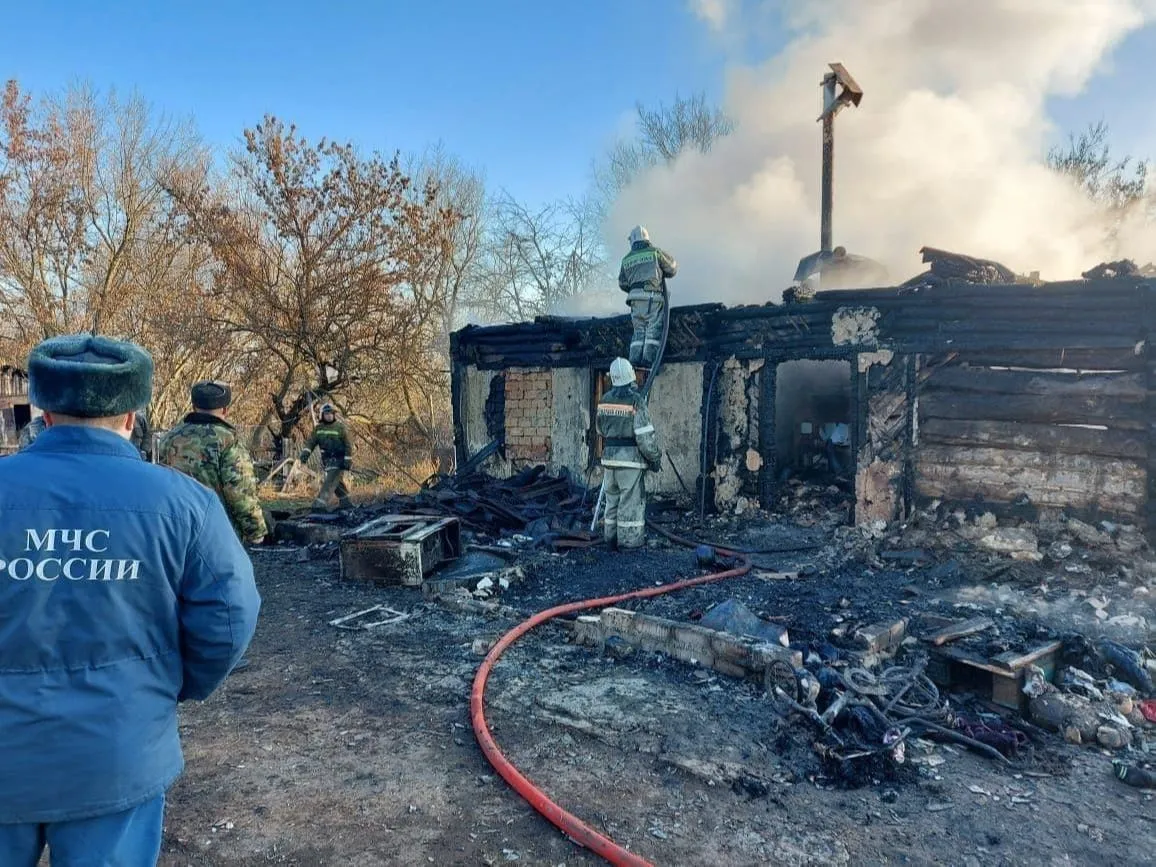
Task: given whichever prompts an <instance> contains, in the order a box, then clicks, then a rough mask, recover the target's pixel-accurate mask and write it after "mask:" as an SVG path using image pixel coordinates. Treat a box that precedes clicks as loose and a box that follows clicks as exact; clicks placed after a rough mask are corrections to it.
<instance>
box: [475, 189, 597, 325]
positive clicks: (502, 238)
mask: <svg viewBox="0 0 1156 867" xmlns="http://www.w3.org/2000/svg"><path fill="white" fill-rule="evenodd" d="M491 208H492V211H491V224H490V230H489V233H488V237H487V242H486V250H485V255H484V256H483V257H482V264H481V269H482V276H481V278H480V280H479V283H478V287H477V292H476V294H475V296H474V297H473V298H471V299H470V306H471V308H472V310H473V311H474V313H475V315H477V316H479V317H480V318H482V319H484V320H486V321H489V322H502V321H511V320H515V321H516V320H526V319H532V318H533V317H534V316H538V315H541V314H543V313H549V312H552V311H554V310H556V309H558V307H559V306H560V305H561V304H562V303H563V302H565V301H566V300H567V299H568V298H571V297H573V296H575V295H577V294H579V293H580V292H582V291H584V290H585V289H586V288H587V287H588V286H589V285H590V282H591V280H592V278H594V277H595V276H596V274H597V273H598V269H599V267H600V266H601V264H602V261H603V257H602V250H601V241H600V238H599V236H598V231H597V226H598V221H597V213H596V211H595V209H594V207H593V206H592V203H591V202H590V201H589V200H577V201H576V200H566V201H563V202H556V203H552V204H548V205H544V206H542V207H541V208H539V209H538V210H536V211H532V210H530V209H529V208H527V207H526V206H525V205H523V204H521V203H519V202H517V201H515V200H514V199H513V198H512V197H511V196H509V195H508V194H503V195H502V196H500V197H499V198H498V199H496V200H495V201H494V202H493V203H492V205H491Z"/></svg>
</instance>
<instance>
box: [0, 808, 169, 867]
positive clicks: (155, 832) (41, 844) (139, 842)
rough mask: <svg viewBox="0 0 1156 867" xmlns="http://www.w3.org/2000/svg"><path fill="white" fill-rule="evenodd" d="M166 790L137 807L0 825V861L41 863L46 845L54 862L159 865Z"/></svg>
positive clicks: (64, 865)
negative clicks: (60, 819) (75, 817)
mask: <svg viewBox="0 0 1156 867" xmlns="http://www.w3.org/2000/svg"><path fill="white" fill-rule="evenodd" d="M164 819H165V796H164V795H161V796H160V797H158V798H153V799H152V800H151V801H145V802H144V803H143V804H141V805H140V806H137V807H133V808H132V809H131V810H125V811H124V812H121V813H110V814H109V815H107V816H96V817H94V818H91V819H79V820H77V821H73V822H50V823H48V824H43V825H41V824H35V823H32V824H24V825H0V864H3V865H4V867H36V864H37V862H38V861H39V860H40V855H41V853H43V852H44V848H45V847H46V846H47V847H48V852H49V855H50V857H51V860H52V867H155V865H156V863H157V860H158V859H159V858H160V854H161V834H162V832H163V830H164Z"/></svg>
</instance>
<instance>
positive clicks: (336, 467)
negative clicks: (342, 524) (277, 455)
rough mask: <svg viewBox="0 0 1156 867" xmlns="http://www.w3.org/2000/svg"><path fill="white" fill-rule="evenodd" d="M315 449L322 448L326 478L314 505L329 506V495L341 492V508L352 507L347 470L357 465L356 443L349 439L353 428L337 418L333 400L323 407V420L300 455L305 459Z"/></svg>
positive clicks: (338, 502) (317, 507)
mask: <svg viewBox="0 0 1156 867" xmlns="http://www.w3.org/2000/svg"><path fill="white" fill-rule="evenodd" d="M314 449H320V450H321V462H322V463H323V464H324V465H325V481H324V482H322V483H321V490H320V491H318V492H317V499H316V500H314V501H313V508H315V509H327V508H329V498H330V497H331V496H333V495H334V494H336V495H337V505H338V508H341V509H350V508H352V507H353V503H352V502H350V500H349V488H347V487H346V486H345V473H346V471H347V470H350V469H352V468H353V443H351V442H350V440H349V432H348V431H347V430H346V429H345V425H344V424H343V423H341V422H339V421H338V420H337V413H336V412H335V411H334V409H333V404H329V403H327V404H325V406H323V407H321V422H320V423H319V424H318V425H317V427H315V428H313V433H312V434H311V435H310V437H309V439H308V440H306V442H305V446H304V448H302V449H301V454H300V455H298V456H297V459H298V460H299V461H301V463H305V462H306V461H307V460H309V455H310V454H312V453H313V450H314Z"/></svg>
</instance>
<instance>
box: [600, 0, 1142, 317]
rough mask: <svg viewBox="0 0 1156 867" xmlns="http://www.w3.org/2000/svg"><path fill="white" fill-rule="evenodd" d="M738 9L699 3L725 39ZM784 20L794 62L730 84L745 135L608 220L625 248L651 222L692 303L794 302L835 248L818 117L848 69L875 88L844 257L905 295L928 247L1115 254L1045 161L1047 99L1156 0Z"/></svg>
mask: <svg viewBox="0 0 1156 867" xmlns="http://www.w3.org/2000/svg"><path fill="white" fill-rule="evenodd" d="M740 5H741V4H737V3H732V2H728V0H693V6H692V8H693V9H694V10H695V12H696V13H697V14H698V15H699V17H700V18H701V19H702V20H703V21H704V26H707V27H709V28H712V29H714V30H718V31H723V30H725V29H726V28H735V27H744V26H748V25H749V21H748V20H747V19H744V18H742V17H741V16H742V12H741V11H740ZM785 7H786V13H785V18H786V20H787V22H788V24H789V27H790V28H791V31H792V33H793V38H792V39H791V41H790V43H789V45H788V47H787V48H786V49H785V50H784V51H783V52H782V53H781V54H779V55H778V56H776V57H773V58H770V59H768V60H767V61H766V62H764V63H762V64H760V65H758V66H753V67H752V66H742V65H738V64H735V65H733V66H732V67H731V69H730V70H729V72H728V80H727V88H726V100H725V104H726V108H727V110H728V111H729V112H730V113H731V115H732V116H733V117H735V118H736V120H737V121H738V128H737V129H736V131H735V132H734V133H733V134H732V135H731V136H730V137H728V138H727V139H725V140H723V141H720V142H719V143H717V144H716V146H715V148H714V149H713V150H712V151H711V152H710V153H709V154H700V153H697V152H690V153H686V154H684V155H683V156H682V157H680V158H679V159H678V160H677V161H676V162H675V163H674V164H672V165H669V166H660V167H657V168H655V169H653V170H651V171H648V172H646V173H644V174H643V175H641V176H640V177H638V178H637V179H636V180H635V181H634V182H633V183H632V184H631V185H630V186H629V187H627V188H626V189H625V190H624V191H623V192H622V194H621V195H620V196H619V198H618V200H617V201H616V202H615V203H614V204H613V206H612V208H611V209H610V213H609V215H608V218H607V221H606V225H605V227H604V232H605V238H606V241H607V243H608V244H609V248H610V249H611V250H612V251H618V250H624V249H625V246H626V242H625V237H626V234H627V232H628V231H629V229H630V227H631V226H632V225H634V224H635V223H638V222H642V223H643V224H645V225H646V226H647V227H648V228H649V229H650V231H651V236H652V237H653V238H654V239H655V241H656V243H658V244H659V245H660V246H662V247H664V248H666V249H668V250H670V251H671V252H672V253H674V255H675V256H676V257H677V258H678V260H679V266H680V273H679V276H678V278H677V280H676V282H675V283H674V284H672V291H673V292H675V293H677V302H676V303H678V302H682V303H690V302H695V301H706V300H722V301H725V302H729V303H740V302H748V303H749V302H755V303H758V302H763V301H767V300H778V299H779V297H780V294H781V291H782V290H783V289H784V288H786V287H787V286H788V285H790V278H791V277H792V275H793V273H794V269H795V265H796V263H797V262H798V260H799V258H800V257H802V256H804V255H806V254H808V253H810V252H813V251H814V250H816V249H818V243H819V241H818V234H819V215H818V203H819V125H818V124H817V123H816V118H817V116H818V113H819V109H820V88H819V80H820V78H821V77H822V75H823V73H824V72H825V71H826V70H827V63H829V62H831V61H840V62H842V63H844V64H845V65H846V66H847V68H848V69H849V70H850V71H851V73H852V74H853V75H854V76H855V77H856V79H858V81H859V83H860V84H861V85H862V87H863V89H864V91H865V93H866V95H865V97H864V99H863V103H862V105H861V106H860V107H859V108H858V109H846V110H844V111H843V112H842V113H840V115H839V116H838V118H837V121H836V159H835V174H836V177H835V184H836V186H835V226H834V229H835V243H836V244H842V245H845V246H846V247H847V248H848V250H850V251H851V252H853V253H859V254H862V255H866V256H870V257H872V258H875V259H878V260H880V261H882V262H883V263H884V264H885V265H886V266H887V267H888V269H889V270H890V272H891V276H892V278H893V280H894V281H895V282H898V281H900V280H903V279H906V278H907V277H909V276H911V275H913V274H915V273H918V272H919V271H920V270H921V269H922V266H921V265H920V262H919V257H918V250H919V248H920V247H921V246H923V245H930V246H935V247H943V248H947V249H954V250H958V251H960V252H967V253H971V254H973V255H976V256H981V257H985V258H992V259H998V260H1000V261H1003V262H1004V263H1006V264H1007V265H1009V266H1010V267H1012V268H1014V269H1015V270H1017V271H1019V272H1027V271H1030V270H1039V271H1041V272H1042V274H1043V276H1044V278H1045V279H1063V278H1070V277H1075V276H1078V275H1079V272H1080V271H1082V270H1086V269H1087V268H1088V267H1090V266H1092V265H1094V264H1096V263H1097V262H1100V261H1102V260H1104V259H1107V258H1114V254H1115V253H1116V252H1117V251H1116V250H1114V249H1112V248H1111V247H1110V246H1109V245H1108V244H1107V243H1106V241H1105V233H1104V226H1103V225H1102V223H1101V222H1100V220H1099V218H1098V215H1097V212H1096V210H1095V208H1094V207H1093V206H1092V204H1091V203H1089V202H1088V201H1086V200H1085V199H1084V198H1083V197H1082V196H1081V195H1080V194H1079V193H1078V192H1077V191H1076V190H1074V189H1073V188H1072V186H1071V185H1070V184H1069V183H1067V182H1066V181H1065V180H1064V179H1062V178H1059V177H1057V176H1056V175H1055V174H1054V173H1052V172H1051V171H1050V170H1049V169H1048V168H1047V167H1046V165H1045V164H1044V159H1043V156H1044V152H1045V150H1046V143H1047V141H1048V140H1049V134H1050V133H1051V132H1052V128H1051V124H1050V121H1049V119H1048V117H1047V112H1046V107H1047V100H1048V98H1049V97H1050V96H1053V95H1070V94H1075V93H1078V92H1079V91H1080V90H1081V89H1083V87H1084V86H1085V85H1086V84H1087V82H1088V81H1089V79H1090V78H1091V77H1092V76H1093V75H1095V74H1096V73H1097V72H1099V71H1101V70H1102V69H1103V67H1104V66H1105V63H1106V62H1107V60H1108V59H1109V57H1110V53H1111V50H1112V49H1113V47H1114V46H1115V45H1117V44H1118V43H1119V42H1120V40H1122V39H1123V38H1124V37H1125V36H1126V35H1127V34H1128V33H1130V32H1131V31H1133V30H1136V29H1138V28H1142V27H1145V26H1148V25H1149V24H1150V22H1151V21H1152V20H1153V18H1154V17H1156V0H969V2H960V0H788V2H787V3H786V4H785ZM748 12H749V10H748ZM764 19H765V16H763V17H762V18H760V17H759V16H754V17H752V18H751V19H750V21H754V20H764ZM1140 98H1146V97H1140ZM1137 110H1143V106H1142V105H1138V106H1137ZM1089 120H1095V118H1089ZM1121 238H1122V239H1123V240H1124V244H1125V246H1126V247H1127V248H1126V249H1122V250H1120V251H1119V253H1120V254H1121V255H1128V256H1131V257H1133V258H1136V259H1138V260H1140V261H1141V262H1143V261H1147V260H1148V259H1149V258H1153V257H1156V235H1154V233H1153V230H1152V227H1151V226H1148V225H1145V224H1143V223H1141V222H1139V221H1137V222H1136V223H1134V224H1132V225H1129V226H1128V227H1126V228H1125V230H1124V231H1122V232H1121Z"/></svg>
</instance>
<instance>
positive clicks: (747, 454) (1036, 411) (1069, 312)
mask: <svg viewBox="0 0 1156 867" xmlns="http://www.w3.org/2000/svg"><path fill="white" fill-rule="evenodd" d="M1153 299H1154V296H1153V294H1152V289H1151V288H1150V287H1149V285H1148V284H1147V283H1145V282H1144V281H1141V280H1136V279H1108V280H1093V281H1088V280H1080V281H1073V282H1069V283H1053V284H1045V285H1043V286H1038V287H1036V286H1021V285H1012V286H979V285H971V284H954V285H953V284H947V285H939V286H936V287H933V288H923V289H920V288H907V287H903V288H895V289H878V290H846V291H834V292H822V293H820V294H819V295H818V296H817V297H816V298H815V300H813V301H811V302H808V303H803V304H787V305H783V306H771V305H767V306H762V307H739V308H730V309H726V308H723V307H721V306H719V305H700V306H697V307H679V308H675V309H674V310H673V311H672V314H671V328H670V339H669V342H668V345H667V351H666V356H665V360H666V362H667V363H678V362H682V363H692V364H701V365H702V377H701V378H702V389H701V393H700V394H696V395H695V398H696V399H697V400H698V401H699V403H700V404H701V406H700V407H699V413H700V417H701V420H702V431H703V439H702V443H701V446H702V447H701V454H702V455H703V456H704V461H703V464H704V466H703V467H702V468H700V473H699V477H698V480H697V493H698V494H699V495H700V496H701V497H702V499H703V501H705V502H708V503H709V502H712V501H713V502H715V503H716V504H718V505H725V503H722V502H719V501H720V498H721V499H722V500H727V501H728V502H729V501H731V500H733V499H735V498H737V497H739V496H753V497H758V498H761V499H762V500H763V502H764V503H769V502H770V501H771V499H772V498H773V497H774V494H775V489H776V484H777V478H778V471H779V469H780V467H779V461H778V459H777V456H776V453H775V452H776V446H775V410H774V407H775V394H776V366H777V365H778V364H779V363H780V362H783V361H789V360H796V359H846V360H848V361H849V362H850V363H851V369H852V371H853V375H854V377H855V383H854V389H853V405H852V413H853V422H854V424H853V428H854V433H853V446H854V449H855V453H856V455H857V473H856V497H857V503H858V505H857V509H856V515H857V519H858V520H860V521H862V520H871V519H875V518H881V519H884V520H888V519H890V518H893V517H896V516H898V515H901V514H903V513H904V512H905V511H907V510H908V509H910V508H911V507H912V506H914V505H917V504H919V503H926V502H928V501H931V500H939V501H949V502H958V503H961V504H966V505H967V506H969V507H977V506H978V505H986V506H989V507H990V508H992V509H993V510H996V511H1000V510H1013V511H1020V512H1031V511H1032V510H1035V509H1038V508H1044V507H1056V508H1064V509H1067V510H1068V511H1071V512H1076V513H1088V514H1091V515H1096V514H1103V515H1112V516H1115V517H1123V518H1128V519H1130V520H1141V519H1143V521H1144V522H1147V518H1148V516H1149V515H1151V517H1152V524H1153V526H1154V527H1156V509H1154V508H1152V507H1151V506H1150V505H1149V504H1150V503H1156V496H1153V494H1156V472H1150V471H1149V469H1150V462H1151V465H1152V468H1153V469H1154V470H1156V448H1154V447H1153V444H1154V443H1156V439H1154V437H1156V424H1153V423H1150V421H1149V419H1151V418H1153V412H1151V411H1150V409H1156V356H1154V355H1153V352H1152V350H1151V339H1150V335H1153V334H1156V302H1154V300H1153ZM629 330H630V324H629V319H628V317H626V316H619V317H614V318H608V319H585V320H573V319H563V318H544V319H540V320H538V321H536V322H533V323H522V324H516V325H503V326H495V327H487V328H467V329H465V330H463V331H461V332H458V333H457V334H456V335H454V344H453V352H454V359H453V361H454V364H453V370H454V377H455V381H456V384H455V387H454V393H455V406H456V401H457V399H458V398H457V396H458V395H460V394H461V393H462V392H463V386H462V385H461V381H462V378H463V377H465V376H466V375H467V373H466V372H467V371H468V370H474V371H494V370H504V369H508V368H511V367H545V368H550V367H579V368H602V369H605V367H606V366H607V365H609V363H610V361H611V360H613V358H615V357H616V356H618V355H622V354H625V352H626V348H627V343H628V341H629ZM457 418H458V415H457V413H455V419H457ZM460 433H461V432H460V430H459V442H460V441H461V439H460ZM586 433H587V432H586V431H580V432H575V436H585V435H586Z"/></svg>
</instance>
